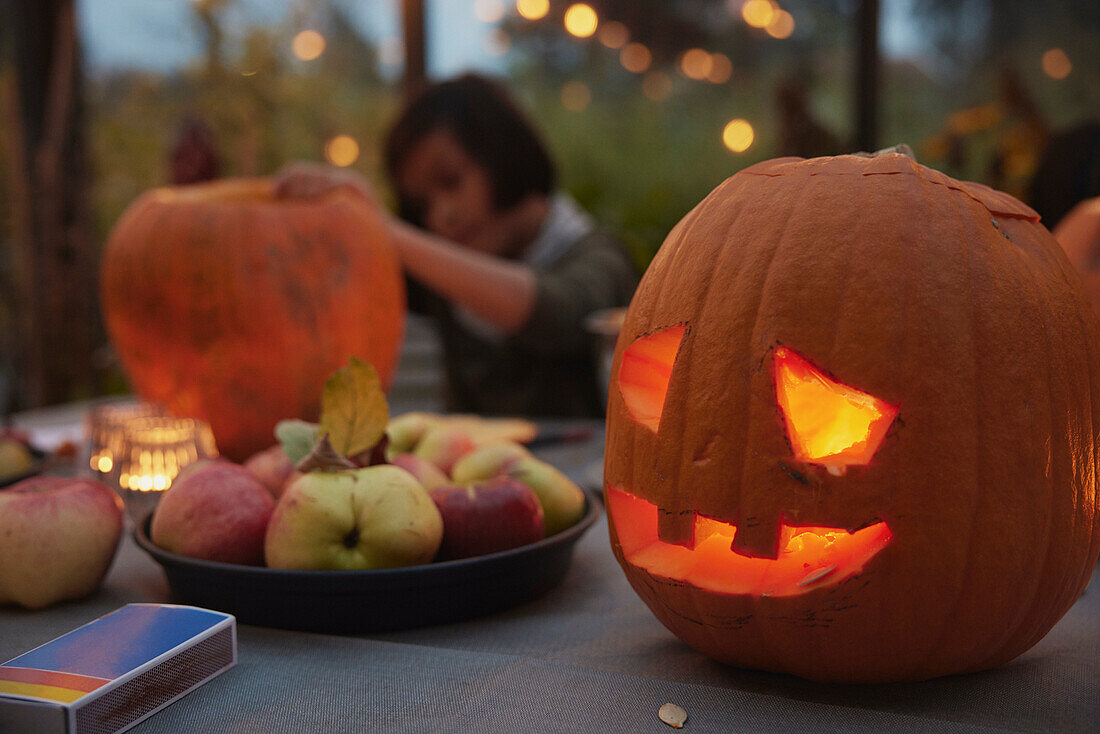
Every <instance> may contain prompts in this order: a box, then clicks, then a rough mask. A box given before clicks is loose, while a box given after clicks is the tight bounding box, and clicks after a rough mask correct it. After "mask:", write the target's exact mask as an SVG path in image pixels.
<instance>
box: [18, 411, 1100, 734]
mask: <svg viewBox="0 0 1100 734" xmlns="http://www.w3.org/2000/svg"><path fill="white" fill-rule="evenodd" d="M601 446H602V434H601V433H600V432H599V431H598V430H597V431H596V433H595V434H594V435H593V437H592V439H591V440H590V441H588V442H585V443H581V444H573V445H562V446H557V447H551V448H545V449H540V453H542V454H543V456H544V457H545V458H548V459H549V460H551V461H553V462H554V463H556V464H557V465H559V466H562V467H563V468H566V469H567V470H568V471H569V473H571V474H572V475H573V477H574V478H575V479H577V480H579V481H581V482H582V483H588V484H591V483H592V482H598V481H599V472H598V459H599V454H600V447H601ZM133 601H169V596H168V587H167V584H166V582H165V579H164V576H163V573H162V572H161V570H160V567H159V566H157V565H156V564H155V563H154V562H153V561H152V560H151V559H150V558H149V557H147V556H146V555H145V554H144V553H143V552H142V551H141V550H140V549H139V548H138V547H137V546H136V545H135V544H134V543H133V541H132V540H130V539H129V538H127V539H126V541H125V542H124V544H123V546H122V547H121V549H120V552H119V555H118V557H117V559H116V561H115V564H114V566H113V568H112V570H111V572H110V574H109V576H108V577H107V580H106V582H105V584H104V586H103V588H102V589H101V590H100V591H99V592H97V593H96V594H95V595H94V596H92V597H90V598H88V599H85V600H83V601H80V602H75V603H67V604H61V605H58V606H54V607H51V608H48V609H45V610H41V611H35V612H28V611H22V610H18V609H13V608H10V607H9V608H0V661H2V660H7V659H9V658H11V657H14V656H16V655H17V654H19V653H21V652H24V651H25V650H28V649H30V648H32V647H35V646H37V645H39V644H42V643H44V642H46V641H48V640H50V639H52V638H54V637H56V636H58V635H60V634H63V633H65V632H67V631H69V630H71V629H73V628H74V627H76V626H78V625H80V624H83V623H85V622H87V621H90V620H91V619H93V618H95V617H97V616H100V615H103V614H106V613H108V612H110V611H113V610H114V609H116V608H118V607H119V606H122V605H123V604H125V603H127V602H133ZM239 655H240V663H239V665H238V666H237V667H235V668H233V669H232V670H230V671H228V672H227V673H225V674H223V675H222V676H220V677H218V678H216V679H214V680H213V681H211V682H209V683H207V684H206V685H204V686H203V687H201V688H200V689H198V690H196V691H194V692H192V693H190V694H188V695H187V696H186V697H184V698H183V699H181V700H180V701H177V702H176V703H174V704H172V705H171V706H169V707H168V708H166V709H165V710H163V711H161V712H160V713H158V714H156V715H155V716H153V717H152V718H150V719H148V720H147V721H145V722H142V723H141V724H139V725H138V726H137V727H135V728H134V729H133V730H132V731H134V732H137V733H139V734H150V733H152V732H204V733H211V734H215V733H222V732H225V733H229V732H232V734H253V733H255V734H272V733H275V732H286V733H294V732H364V731H387V732H389V731H408V732H434V731H441V732H474V731H476V732H577V731H593V732H601V733H602V732H667V731H670V729H669V728H668V727H667V726H666V725H665V724H663V723H662V722H661V721H660V720H659V719H658V718H657V709H658V708H659V707H660V706H661V704H663V703H665V702H673V703H676V704H679V705H680V706H682V707H683V708H684V709H686V710H687V712H688V715H689V719H688V722H687V725H686V727H685V729H684V730H685V731H693V732H773V731H774V732H801V731H805V732H814V734H817V733H819V732H832V731H836V732H863V731H876V732H877V731H902V732H940V731H951V732H956V731H982V732H989V731H1044V732H1045V731H1081V732H1086V731H1087V732H1097V731H1100V582H1098V581H1095V580H1094V582H1093V584H1092V586H1091V587H1090V588H1089V589H1088V590H1087V591H1086V593H1085V595H1084V596H1083V597H1082V598H1081V599H1080V600H1079V601H1078V603H1077V604H1076V605H1075V606H1074V607H1073V608H1072V609H1071V610H1070V611H1069V613H1068V614H1067V615H1066V617H1065V618H1064V619H1062V621H1061V622H1060V623H1059V624H1058V625H1057V626H1056V627H1055V628H1054V629H1053V630H1052V631H1051V632H1050V634H1048V635H1047V637H1046V638H1045V639H1044V640H1043V641H1042V642H1040V643H1039V644H1038V645H1037V646H1035V647H1034V648H1033V649H1032V650H1031V651H1029V652H1028V653H1026V654H1025V655H1023V656H1021V657H1020V658H1018V659H1017V660H1015V661H1013V662H1012V663H1010V664H1008V665H1006V666H1004V667H1002V668H1000V669H998V670H992V671H987V672H984V673H978V674H972V675H966V676H954V677H949V678H942V679H938V680H932V681H927V682H924V683H917V684H896V685H885V686H873V687H872V686H858V687H851V686H829V685H821V684H816V683H810V682H807V681H802V680H799V679H796V678H792V677H789V676H782V675H773V674H766V673H759V672H751V671H741V670H735V669H732V668H727V667H724V666H721V665H719V664H717V663H714V662H711V661H710V660H708V659H707V658H705V657H703V656H701V655H699V654H698V653H696V652H694V651H693V650H691V649H690V648H687V647H686V646H684V645H683V644H681V643H680V642H679V641H678V640H677V639H676V638H675V637H673V636H672V635H671V634H670V633H669V632H667V631H666V630H665V629H664V627H662V626H661V625H660V623H658V622H657V621H656V619H655V618H654V617H653V616H652V615H651V614H650V613H649V610H648V609H647V608H646V607H645V605H644V604H643V603H642V602H641V601H640V600H639V599H638V598H637V597H636V596H635V595H634V593H633V592H632V591H631V589H630V587H629V585H628V584H627V582H626V580H625V578H624V576H623V575H622V573H621V571H620V570H619V567H618V565H617V564H616V563H615V560H614V558H613V557H612V555H611V550H610V547H609V544H608V540H607V523H606V519H605V518H601V520H600V522H599V523H597V524H596V525H595V526H594V527H593V528H592V530H590V531H589V532H588V534H587V535H586V536H585V537H584V538H583V539H582V540H581V542H580V543H579V544H578V546H577V548H576V552H575V556H574V562H573V566H572V568H571V570H570V572H569V574H568V576H567V577H566V579H565V581H564V582H563V583H562V584H561V585H560V586H559V587H557V588H556V589H554V590H553V591H551V592H550V593H549V594H547V595H546V596H544V597H542V598H541V599H538V600H536V601H534V602H531V603H528V604H525V605H523V606H520V607H518V608H514V609H512V610H510V611H507V612H504V613H501V614H496V615H493V616H490V617H487V618H483V619H478V620H474V621H470V622H464V623H461V624H453V625H446V626H441V627H433V628H427V629H419V630H410V631H406V632H399V633H388V634H379V635H369V636H361V637H339V636H331V635H321V634H309V633H301V632H287V631H283V630H276V629H265V628H261V627H253V626H248V625H242V626H241V628H240V637H239ZM4 734H7V733H6V732H5V733H4Z"/></svg>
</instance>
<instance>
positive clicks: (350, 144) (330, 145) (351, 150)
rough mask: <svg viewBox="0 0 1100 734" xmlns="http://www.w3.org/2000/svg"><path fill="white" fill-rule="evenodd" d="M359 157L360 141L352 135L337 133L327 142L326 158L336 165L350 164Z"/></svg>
mask: <svg viewBox="0 0 1100 734" xmlns="http://www.w3.org/2000/svg"><path fill="white" fill-rule="evenodd" d="M358 159H359V143H357V142H355V138H353V137H351V136H350V135H336V136H334V137H333V138H332V139H331V140H329V141H328V142H327V143H325V160H327V161H328V162H329V163H331V164H332V165H334V166H340V167H344V166H350V165H351V164H352V163H355V161H357V160H358Z"/></svg>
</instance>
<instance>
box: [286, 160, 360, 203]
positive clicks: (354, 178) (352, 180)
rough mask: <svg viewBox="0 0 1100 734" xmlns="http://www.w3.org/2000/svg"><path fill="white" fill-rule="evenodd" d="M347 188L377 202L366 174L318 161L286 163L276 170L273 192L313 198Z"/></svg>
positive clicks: (287, 196)
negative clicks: (364, 175) (361, 174)
mask: <svg viewBox="0 0 1100 734" xmlns="http://www.w3.org/2000/svg"><path fill="white" fill-rule="evenodd" d="M339 188H347V189H350V190H351V191H354V192H355V193H357V194H359V195H360V196H362V197H364V198H366V199H367V200H369V201H370V202H371V203H372V204H375V205H376V206H377V205H378V198H377V197H376V196H375V194H374V188H373V187H372V186H371V185H370V182H368V181H367V180H366V179H365V178H363V177H362V176H360V175H359V174H357V173H354V172H352V171H344V170H341V169H339V168H333V167H331V166H326V165H324V164H321V163H309V162H305V161H297V162H295V163H288V164H287V165H285V166H283V168H282V169H281V170H280V171H279V172H278V173H276V174H275V196H276V197H277V198H282V199H312V198H315V197H318V196H323V195H325V194H327V193H328V192H330V191H332V190H334V189H339Z"/></svg>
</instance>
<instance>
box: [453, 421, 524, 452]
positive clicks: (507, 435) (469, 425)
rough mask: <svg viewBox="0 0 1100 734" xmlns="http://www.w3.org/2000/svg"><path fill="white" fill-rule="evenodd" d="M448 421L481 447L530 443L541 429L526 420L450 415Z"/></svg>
mask: <svg viewBox="0 0 1100 734" xmlns="http://www.w3.org/2000/svg"><path fill="white" fill-rule="evenodd" d="M447 421H448V423H450V424H451V425H453V426H457V427H458V428H461V429H462V430H464V431H466V433H468V434H470V436H471V437H472V438H473V439H474V441H475V442H476V443H477V444H478V445H479V446H485V445H488V444H491V443H502V442H511V443H530V442H531V441H533V440H534V438H535V436H537V435H538V432H539V427H538V425H537V424H535V423H532V422H531V421H529V420H526V419H524V418H483V417H482V416H479V415H450V416H447Z"/></svg>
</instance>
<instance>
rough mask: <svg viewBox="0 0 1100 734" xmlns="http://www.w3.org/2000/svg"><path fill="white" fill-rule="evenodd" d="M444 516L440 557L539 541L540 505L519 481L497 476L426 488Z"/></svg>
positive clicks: (465, 554)
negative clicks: (467, 483) (471, 481)
mask: <svg viewBox="0 0 1100 734" xmlns="http://www.w3.org/2000/svg"><path fill="white" fill-rule="evenodd" d="M430 494H431V496H432V500H433V501H434V502H435V504H436V506H437V507H438V508H439V513H440V515H442V516H443V543H442V544H441V545H440V548H439V559H440V560H442V561H446V560H451V559H455V558H469V557H470V556H481V555H485V554H486V553H495V552H497V551H502V550H508V549H509V548H516V547H518V546H521V545H527V544H528V543H534V542H535V541H537V540H542V538H543V537H544V535H545V530H544V526H543V514H542V505H541V504H539V500H538V497H536V496H535V493H534V492H533V491H532V490H531V488H530V487H528V486H527V485H526V484H524V483H523V482H521V481H519V480H517V479H512V478H511V477H506V476H498V477H494V478H493V479H489V480H487V481H484V482H478V483H476V484H471V485H467V486H465V487H456V486H450V487H438V488H436V489H433V490H432V491H431V492H430Z"/></svg>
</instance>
